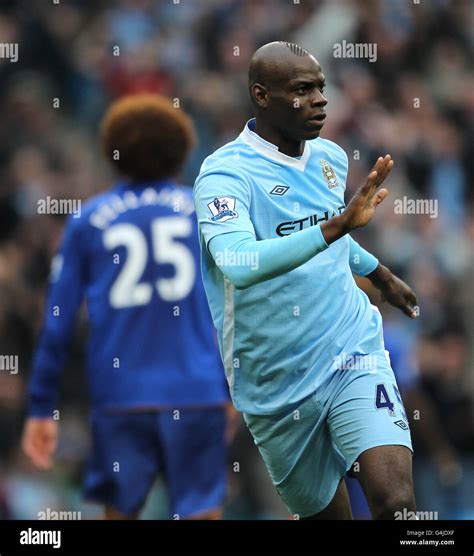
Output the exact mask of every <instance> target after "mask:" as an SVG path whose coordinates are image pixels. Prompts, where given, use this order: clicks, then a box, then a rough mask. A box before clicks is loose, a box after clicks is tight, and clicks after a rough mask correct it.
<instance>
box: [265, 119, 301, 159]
mask: <svg viewBox="0 0 474 556" xmlns="http://www.w3.org/2000/svg"><path fill="white" fill-rule="evenodd" d="M255 133H257V135H260V137H262V139H265V141H268V142H269V143H272V145H276V146H277V147H278V150H279V151H280V152H281V153H283V154H286V155H287V156H301V155H302V154H303V150H304V145H305V142H304V141H293V140H290V139H288V138H287V137H283V135H282V134H281V133H280V132H279V131H277V130H276V129H275V128H273V127H271V126H270V125H269V124H267V123H266V122H264V121H260V120H259V119H258V118H257V120H256V122H255Z"/></svg>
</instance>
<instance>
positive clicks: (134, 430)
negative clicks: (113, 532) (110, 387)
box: [84, 407, 227, 519]
mask: <svg viewBox="0 0 474 556" xmlns="http://www.w3.org/2000/svg"><path fill="white" fill-rule="evenodd" d="M177 417H178V413H177V410H170V411H155V412H150V411H146V412H136V413H131V412H130V413H114V414H111V413H98V412H94V413H93V415H92V418H91V421H92V454H91V458H90V461H89V463H88V465H87V468H86V474H85V480H84V497H85V498H86V499H88V500H93V501H96V502H100V503H101V504H104V505H107V506H111V507H112V508H114V509H116V510H118V511H119V512H121V513H123V514H126V515H130V514H133V513H135V512H138V511H139V510H140V509H141V508H142V506H143V505H144V503H145V501H146V498H147V495H148V493H149V491H150V489H151V487H152V485H153V483H154V481H155V479H156V478H157V476H158V475H159V474H162V476H163V477H164V480H165V484H166V487H167V491H168V498H169V501H170V515H171V516H177V517H179V518H186V517H190V516H193V515H198V514H201V513H204V512H207V511H210V510H214V509H217V508H219V507H221V506H222V504H223V501H224V497H225V494H226V472H227V471H226V469H227V468H226V465H227V447H226V442H225V427H226V413H225V409H224V408H222V407H213V408H205V409H180V410H179V418H177ZM177 517H175V519H176V518H177Z"/></svg>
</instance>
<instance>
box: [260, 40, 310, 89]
mask: <svg viewBox="0 0 474 556" xmlns="http://www.w3.org/2000/svg"><path fill="white" fill-rule="evenodd" d="M307 56H311V58H313V60H314V61H315V62H316V60H315V59H314V57H313V56H312V55H311V54H310V53H309V52H308V51H307V50H306V49H304V48H302V47H301V46H298V45H297V44H294V43H291V42H283V41H276V42H269V43H268V44H265V45H263V46H262V47H260V48H259V49H258V50H257V51H256V52H255V53H254V55H253V56H252V59H251V60H250V64H249V87H250V86H252V85H253V84H254V83H261V84H262V85H269V84H270V83H272V82H274V81H275V80H276V81H278V80H280V79H282V78H283V79H284V78H286V77H287V75H288V73H291V70H292V68H293V67H294V64H295V63H297V61H298V58H303V57H307ZM316 63H317V62H316Z"/></svg>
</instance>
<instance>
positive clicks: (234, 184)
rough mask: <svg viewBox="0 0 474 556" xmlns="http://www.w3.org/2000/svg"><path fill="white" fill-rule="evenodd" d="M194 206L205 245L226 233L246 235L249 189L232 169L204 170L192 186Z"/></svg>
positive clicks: (253, 232) (250, 225) (241, 177)
mask: <svg viewBox="0 0 474 556" xmlns="http://www.w3.org/2000/svg"><path fill="white" fill-rule="evenodd" d="M193 195H194V204H195V207H196V214H197V219H198V224H199V231H200V233H201V234H202V236H203V238H204V240H205V242H206V246H207V245H208V244H209V242H210V241H211V239H212V238H213V237H216V236H218V235H221V234H227V233H229V232H249V233H251V234H252V235H253V236H254V237H255V229H254V227H253V224H252V221H251V219H250V202H251V190H250V184H249V183H248V182H247V181H246V179H245V178H244V177H243V176H239V175H238V173H237V172H234V171H232V170H222V169H219V170H218V171H212V170H210V171H206V172H203V173H201V174H200V175H199V176H198V178H197V180H196V183H195V185H194V191H193Z"/></svg>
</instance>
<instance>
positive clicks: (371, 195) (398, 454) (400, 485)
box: [249, 42, 418, 519]
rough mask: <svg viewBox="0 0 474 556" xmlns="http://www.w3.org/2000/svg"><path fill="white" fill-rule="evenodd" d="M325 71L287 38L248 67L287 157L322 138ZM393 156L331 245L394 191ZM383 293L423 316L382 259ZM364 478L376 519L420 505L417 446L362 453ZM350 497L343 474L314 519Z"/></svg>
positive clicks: (262, 119) (254, 95)
mask: <svg viewBox="0 0 474 556" xmlns="http://www.w3.org/2000/svg"><path fill="white" fill-rule="evenodd" d="M324 85H325V77H324V74H323V72H322V69H321V66H320V64H319V63H318V61H317V60H316V59H315V58H314V57H313V56H312V55H310V54H306V55H303V56H299V55H296V54H295V53H293V52H292V51H291V50H290V49H289V48H288V47H287V46H285V45H284V44H282V43H279V42H274V43H269V44H267V45H265V46H263V47H261V48H260V49H258V50H257V52H255V54H254V56H253V57H252V60H251V62H250V66H249V92H250V97H251V100H252V104H253V106H254V109H255V116H256V127H255V131H256V133H258V135H260V136H261V137H262V138H263V139H265V140H267V141H269V142H270V143H272V144H274V145H276V146H277V147H278V149H279V151H280V152H282V153H284V154H286V155H288V156H300V155H301V154H302V153H303V151H304V147H305V142H306V141H309V140H312V139H316V138H317V137H319V134H320V132H321V129H322V128H323V125H324V119H325V108H326V105H327V103H328V101H327V99H326V97H325V96H324V94H323V92H324ZM393 165H394V162H393V160H392V157H391V156H390V155H389V154H387V155H385V156H384V157H379V158H378V159H377V161H376V163H375V165H374V166H373V168H372V170H371V171H370V173H369V175H368V176H367V180H366V182H365V184H363V185H362V186H361V187H359V188H358V189H357V191H356V192H355V194H354V196H353V197H352V199H351V200H350V202H349V203H348V205H347V207H346V209H345V210H344V212H343V213H342V214H341V215H339V216H334V217H333V218H331V219H330V220H328V221H327V222H324V223H323V224H321V231H322V233H323V236H324V238H325V240H326V243H328V244H331V243H333V242H334V241H337V240H338V239H339V238H341V237H343V236H344V235H345V234H348V233H350V232H351V231H352V230H355V229H357V228H360V227H363V226H366V225H367V224H368V223H369V222H370V221H371V220H372V218H373V216H374V214H375V211H376V208H377V206H378V205H379V204H380V203H381V202H382V201H383V200H384V199H385V198H386V197H387V195H388V190H387V189H386V188H382V187H381V186H382V184H383V182H384V181H385V179H386V178H387V177H388V175H389V174H390V172H391V170H392V168H393ZM368 278H369V279H370V280H371V282H372V283H373V284H374V286H375V287H377V288H378V289H379V290H380V292H381V295H382V298H383V299H385V300H386V301H388V302H389V303H390V304H392V305H394V306H395V307H398V308H399V309H400V310H402V311H403V312H404V313H405V314H406V315H407V316H409V317H410V318H416V317H417V316H418V311H417V308H416V304H417V299H416V295H415V293H414V292H413V290H412V289H411V288H410V287H409V286H408V285H407V284H405V282H403V281H402V280H400V278H398V277H397V276H395V275H394V274H392V273H391V272H390V270H389V269H388V268H387V267H386V266H384V265H382V264H379V265H378V267H377V268H376V269H375V270H374V271H373V272H372V273H370V274H369V275H368ZM358 463H359V467H360V470H359V472H358V475H357V476H358V479H359V481H360V483H361V485H362V488H363V490H364V492H365V495H366V497H367V501H368V503H369V507H370V509H371V512H372V517H373V518H374V519H394V517H395V516H394V514H395V512H396V511H402V510H403V508H406V510H407V511H415V510H416V507H415V498H414V494H413V483H412V462H411V452H410V450H408V448H406V447H404V446H398V445H397V446H395V445H388V446H377V447H375V448H371V449H368V450H365V451H364V452H362V453H361V454H360V456H359V458H358ZM351 518H352V513H351V508H350V502H349V496H348V494H347V489H346V486H345V483H344V479H342V480H341V482H340V484H339V487H338V489H337V491H336V494H335V496H334V498H333V499H332V501H331V502H330V504H329V505H328V506H327V507H326V508H325V509H324V510H323V511H322V512H320V513H318V514H316V515H314V516H312V517H310V518H308V519H351Z"/></svg>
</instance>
